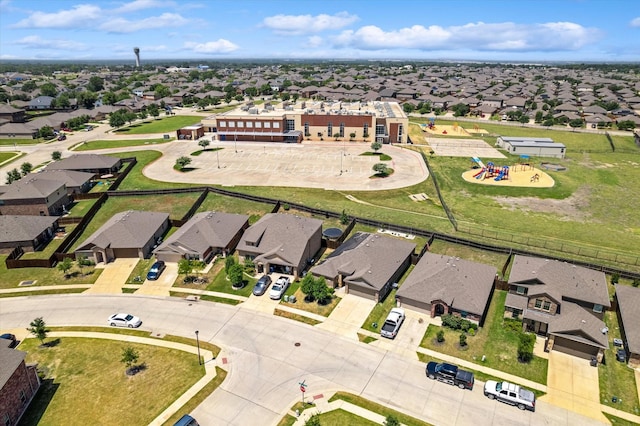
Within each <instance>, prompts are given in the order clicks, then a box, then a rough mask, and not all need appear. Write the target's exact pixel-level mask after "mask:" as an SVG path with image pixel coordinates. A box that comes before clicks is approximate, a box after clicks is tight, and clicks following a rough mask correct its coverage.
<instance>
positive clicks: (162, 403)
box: [19, 337, 204, 425]
mask: <svg viewBox="0 0 640 426" xmlns="http://www.w3.org/2000/svg"><path fill="white" fill-rule="evenodd" d="M52 340H53V339H48V341H52ZM55 342H56V344H55V345H54V346H51V347H44V348H41V347H40V346H39V345H40V342H39V341H38V340H36V339H25V341H23V342H22V343H21V344H20V347H19V348H20V350H23V351H26V352H28V355H27V360H26V361H27V362H36V363H38V369H39V370H40V371H42V372H43V373H44V375H45V380H44V381H43V384H42V387H41V389H40V390H39V392H38V394H37V396H36V398H35V399H34V401H33V402H32V404H31V405H30V407H29V409H28V410H27V413H26V414H25V417H24V418H23V422H24V424H30V425H31V424H43V425H46V424H63V423H66V422H68V421H69V419H73V423H74V424H96V421H98V419H99V422H100V423H101V424H148V423H149V422H151V421H152V420H153V419H154V418H155V417H157V416H158V415H159V414H160V413H161V412H162V411H163V410H165V409H166V408H167V407H168V406H169V405H170V404H171V403H172V402H173V401H175V400H176V399H177V398H178V397H179V396H180V395H182V394H183V393H184V392H185V391H186V390H187V389H189V388H190V387H191V386H192V385H193V384H194V383H196V382H197V381H198V380H200V378H202V377H203V376H204V368H203V367H202V366H200V365H198V360H197V357H196V356H185V353H184V352H182V351H179V350H175V349H168V348H164V347H158V346H148V345H142V344H136V343H124V342H120V341H114V340H104V339H81V338H71V337H61V338H58V339H55ZM127 346H131V347H133V348H134V349H135V350H136V351H138V353H139V355H140V358H139V361H138V364H142V363H144V365H145V368H144V370H143V371H141V372H139V373H138V374H136V375H135V376H131V377H129V376H127V375H125V365H124V364H122V363H121V362H120V358H121V355H122V354H121V353H122V349H123V348H124V347H127ZM189 355H191V354H189ZM168 365H170V366H171V368H167V366H168ZM158 389H162V391H161V392H157V391H153V390H158ZM88 402H90V403H88Z"/></svg>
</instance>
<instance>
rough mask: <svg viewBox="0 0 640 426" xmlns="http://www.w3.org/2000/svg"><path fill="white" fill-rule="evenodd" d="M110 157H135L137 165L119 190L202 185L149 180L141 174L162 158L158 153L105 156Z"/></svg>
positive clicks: (123, 153)
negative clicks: (149, 165)
mask: <svg viewBox="0 0 640 426" xmlns="http://www.w3.org/2000/svg"><path fill="white" fill-rule="evenodd" d="M107 155H109V156H110V157H117V158H128V157H136V159H137V160H138V162H137V164H136V165H135V166H134V167H133V169H131V171H130V172H129V174H128V175H127V177H126V179H125V180H124V181H122V183H121V184H120V187H119V188H118V189H119V190H130V189H133V190H136V189H173V188H187V187H189V186H202V185H190V184H184V183H172V182H160V181H157V180H153V179H149V178H148V177H146V176H145V175H143V174H142V169H144V168H145V167H146V166H147V165H148V164H151V163H153V162H154V161H155V160H157V159H158V158H160V157H161V156H162V153H161V152H159V151H152V150H149V151H129V152H119V153H111V154H107Z"/></svg>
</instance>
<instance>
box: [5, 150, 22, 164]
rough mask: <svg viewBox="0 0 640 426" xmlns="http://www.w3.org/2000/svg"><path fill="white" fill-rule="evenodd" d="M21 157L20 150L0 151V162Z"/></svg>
mask: <svg viewBox="0 0 640 426" xmlns="http://www.w3.org/2000/svg"><path fill="white" fill-rule="evenodd" d="M18 157H20V153H19V152H0V164H2V163H4V162H5V161H7V162H8V161H10V160H13V159H15V158H18Z"/></svg>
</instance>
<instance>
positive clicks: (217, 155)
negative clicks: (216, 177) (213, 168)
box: [216, 150, 220, 168]
mask: <svg viewBox="0 0 640 426" xmlns="http://www.w3.org/2000/svg"><path fill="white" fill-rule="evenodd" d="M216 160H218V168H220V153H219V152H218V150H216Z"/></svg>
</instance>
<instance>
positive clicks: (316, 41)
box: [306, 36, 324, 49]
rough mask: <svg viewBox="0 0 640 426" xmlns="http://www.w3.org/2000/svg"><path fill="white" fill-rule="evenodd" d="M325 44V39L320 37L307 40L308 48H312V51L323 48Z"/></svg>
mask: <svg viewBox="0 0 640 426" xmlns="http://www.w3.org/2000/svg"><path fill="white" fill-rule="evenodd" d="M323 43H324V39H323V38H322V37H320V36H311V37H309V38H308V39H307V44H306V47H310V48H312V49H315V48H318V47H320V46H322V44H323Z"/></svg>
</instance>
